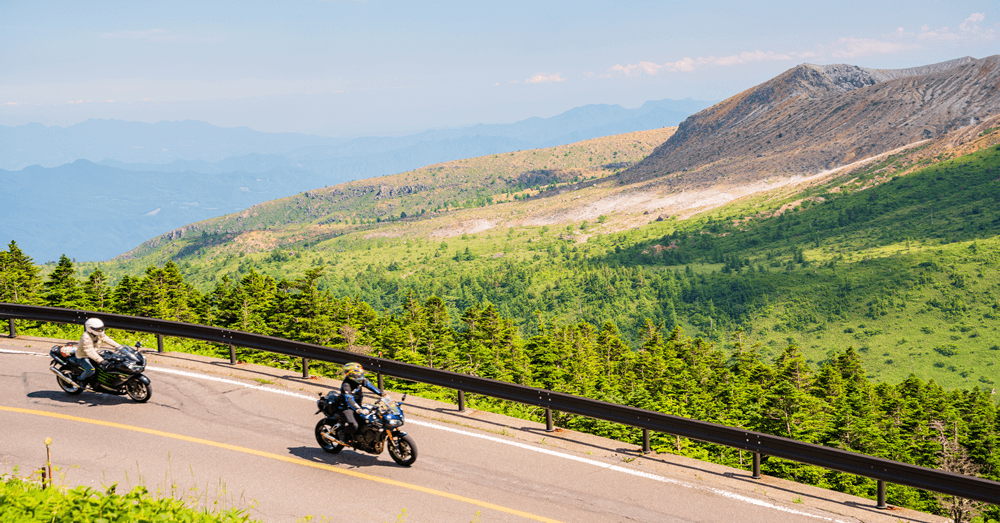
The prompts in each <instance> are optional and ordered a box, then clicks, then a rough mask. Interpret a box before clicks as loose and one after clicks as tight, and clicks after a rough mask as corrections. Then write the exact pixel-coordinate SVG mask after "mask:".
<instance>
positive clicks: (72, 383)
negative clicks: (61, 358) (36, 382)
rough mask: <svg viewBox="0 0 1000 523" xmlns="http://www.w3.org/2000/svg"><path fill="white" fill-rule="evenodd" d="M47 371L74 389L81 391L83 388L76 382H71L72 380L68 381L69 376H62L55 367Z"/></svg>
mask: <svg viewBox="0 0 1000 523" xmlns="http://www.w3.org/2000/svg"><path fill="white" fill-rule="evenodd" d="M49 370H50V371H52V373H53V374H55V375H56V376H57V377H58V378H59V379H61V380H63V381H65V382H66V383H69V384H70V385H72V386H74V387H79V388H81V389H82V388H83V386H81V385H80V384H79V383H77V382H75V381H73V380H72V379H70V377H69V376H67V375H65V374H63V373H62V372H60V371H59V370H58V369H56V368H55V367H49Z"/></svg>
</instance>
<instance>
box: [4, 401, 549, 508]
mask: <svg viewBox="0 0 1000 523" xmlns="http://www.w3.org/2000/svg"><path fill="white" fill-rule="evenodd" d="M0 410H5V411H8V412H17V413H19V414H33V415H35V416H44V417H47V418H56V419H62V420H69V421H78V422H80V423H90V424H91V425H101V426H104V427H112V428H116V429H122V430H131V431H133V432H142V433H144V434H151V435H153V436H162V437H164V438H172V439H177V440H181V441H187V442H189V443H198V444H200V445H208V446H210V447H217V448H220V449H226V450H232V451H235V452H242V453H244V454H250V455H252V456H258V457H261V458H268V459H274V460H278V461H284V462H287V463H292V464H294V465H304V466H306V467H312V468H314V469H321V470H327V471H330V472H336V473H338V474H343V475H345V476H351V477H355V478H359V479H365V480H368V481H375V482H378V483H383V484H385V485H392V486H395V487H402V488H405V489H410V490H415V491H417V492H423V493H424V494H431V495H433V496H440V497H443V498H448V499H453V500H455V501H462V502H465V503H469V504H472V505H477V506H480V507H483V508H488V509H490V510H497V511H500V512H506V513H508V514H514V515H515V516H521V517H523V518H527V519H532V520H535V521H544V522H546V523H560V522H559V521H558V520H555V519H550V518H546V517H543V516H536V515H534V514H530V513H528V512H522V511H520V510H515V509H512V508H507V507H502V506H500V505H494V504H493V503H488V502H486V501H479V500H478V499H472V498H467V497H465V496H459V495H457V494H452V493H450V492H444V491H441V490H435V489H432V488H427V487H422V486H420V485H414V484H411V483H404V482H402V481H396V480H394V479H388V478H381V477H378V476H373V475H371V474H365V473H363V472H357V471H354V470H348V469H342V468H338V467H334V466H333V465H327V464H326V463H316V462H313V461H307V460H304V459H301V458H293V457H289V456H282V455H280V454H273V453H270V452H264V451H261V450H254V449H248V448H246V447H239V446H236V445H230V444H228V443H219V442H217V441H211V440H207V439H201V438H194V437H191V436H185V435H183V434H174V433H171V432H163V431H162V430H155V429H147V428H143V427H135V426H132V425H125V424H122V423H114V422H111V421H102V420H95V419H89V418H80V417H77V416H69V415H67V414H59V413H55V412H45V411H43V410H32V409H21V408H18V407H6V406H3V405H0Z"/></svg>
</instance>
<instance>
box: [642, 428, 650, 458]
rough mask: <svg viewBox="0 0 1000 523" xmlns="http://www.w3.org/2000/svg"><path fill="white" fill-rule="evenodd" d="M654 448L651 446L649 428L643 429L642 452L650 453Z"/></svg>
mask: <svg viewBox="0 0 1000 523" xmlns="http://www.w3.org/2000/svg"><path fill="white" fill-rule="evenodd" d="M652 450H653V449H652V448H651V447H650V446H649V429H642V453H643V454H649V453H650V452H651V451H652Z"/></svg>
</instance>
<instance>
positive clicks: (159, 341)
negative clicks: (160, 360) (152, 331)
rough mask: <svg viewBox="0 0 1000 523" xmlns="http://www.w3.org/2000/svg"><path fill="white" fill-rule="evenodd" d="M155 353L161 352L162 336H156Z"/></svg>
mask: <svg viewBox="0 0 1000 523" xmlns="http://www.w3.org/2000/svg"><path fill="white" fill-rule="evenodd" d="M156 352H163V335H162V334H157V335H156Z"/></svg>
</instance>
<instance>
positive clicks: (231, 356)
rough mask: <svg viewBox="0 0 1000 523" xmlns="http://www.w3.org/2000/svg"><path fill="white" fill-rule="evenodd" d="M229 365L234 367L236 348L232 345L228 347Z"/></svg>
mask: <svg viewBox="0 0 1000 523" xmlns="http://www.w3.org/2000/svg"><path fill="white" fill-rule="evenodd" d="M229 363H230V364H231V365H236V347H233V346H232V345H230V346H229Z"/></svg>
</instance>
